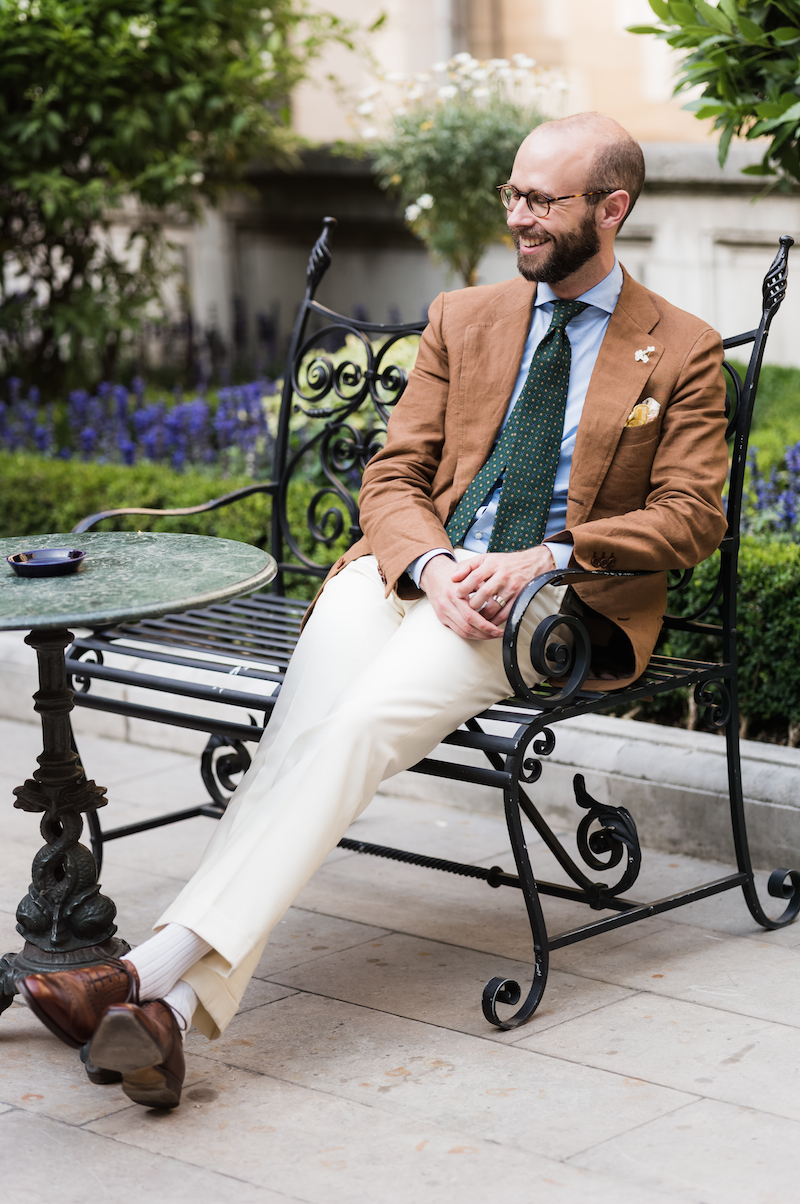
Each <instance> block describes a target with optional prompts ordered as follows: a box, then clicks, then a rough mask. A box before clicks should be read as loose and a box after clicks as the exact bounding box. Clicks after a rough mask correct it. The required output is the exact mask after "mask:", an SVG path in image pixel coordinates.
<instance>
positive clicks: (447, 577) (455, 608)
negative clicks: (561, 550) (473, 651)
mask: <svg viewBox="0 0 800 1204" xmlns="http://www.w3.org/2000/svg"><path fill="white" fill-rule="evenodd" d="M555 567H556V565H555V561H554V560H553V557H552V555H551V553H550V550H549V549H548V548H545V547H544V546H540V547H536V548H530V549H528V550H526V551H524V552H486V553H483V554H479V555H476V556H473V557H471V558H470V559H469V560H462V561H461V563H460V564H454V563H453V561H452V560H450V558H449V557H448V556H434V558H433V560H429V561H428V563H427V564H426V565H425V568H424V569H423V572H422V577H421V578H420V585H421V586H422V588H423V589H424V591H425V593H426V594H427V595H428V597H429V598H430V601H431V605H432V606H433V609H434V611H435V612H436V616H437V618H438V619H439V621H440V622H441V623H443V624H444V625H445V627H450V628H451V629H452V630H453V631H455V632H456V633H457V634H458V635H460V636H463V637H464V639H467V640H496V639H498V637H499V636H501V635H502V634H503V628H502V626H501V624H503V623H505V621H506V619H507V618H508V616H509V615H510V613H511V607H512V605H513V603H514V600H515V599H516V597H517V594H519V592H520V590H522V589H523V588H524V587H525V586H526V585H527V584H528V582H529V581H531V580H532V579H533V578H534V577H538V576H539V574H540V573H546V572H548V571H549V570H551V569H554V568H555ZM497 598H500V599H502V601H503V605H502V606H501V605H500V603H499V602H498V601H497Z"/></svg>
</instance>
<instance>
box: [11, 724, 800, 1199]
mask: <svg viewBox="0 0 800 1204" xmlns="http://www.w3.org/2000/svg"><path fill="white" fill-rule="evenodd" d="M0 742H2V746H3V749H4V753H5V751H6V749H8V750H9V758H6V761H5V763H4V772H3V774H2V775H0V800H2V799H3V798H4V799H5V802H4V803H2V802H0V943H1V944H2V948H1V949H0V952H2V951H5V950H6V949H15V948H19V945H20V938H19V936H18V935H17V934H16V931H15V920H14V912H15V910H16V905H17V902H18V901H19V899H20V897H21V896H22V894H23V893H24V891H25V890H26V888H27V885H28V882H29V881H30V859H31V857H32V856H33V854H34V853H35V852H36V850H37V849H38V848H39V847H40V844H41V838H40V836H39V831H38V820H37V817H36V816H33V815H27V814H25V813H21V812H19V811H15V810H13V808H12V806H11V803H12V798H11V793H10V791H11V789H12V787H13V785H16V784H18V782H20V781H21V780H22V779H23V778H24V777H25V776H28V775H29V773H30V772H31V770H32V769H33V768H34V766H35V756H36V755H37V753H38V752H39V733H38V729H37V728H36V727H35V726H34V725H28V724H22V723H12V722H8V721H0ZM81 751H82V755H83V757H84V761H85V763H86V766H87V770H88V771H89V773H90V774H91V776H93V777H95V778H96V780H97V781H99V782H100V783H101V784H102V785H109V784H111V786H112V790H110V792H109V793H110V795H111V796H112V803H111V805H110V806H109V807H107V808H106V809H105V811H104V814H103V819H104V822H106V823H113V824H115V823H121V822H126V821H127V820H132V819H138V818H142V817H143V816H144V815H147V814H154V813H157V812H158V811H162V810H166V809H168V808H175V807H181V806H190V805H191V804H192V803H194V802H199V801H202V800H203V798H204V795H203V792H202V784H201V783H200V780H199V774H198V772H197V761H196V759H194V758H190V757H184V756H183V755H182V754H179V753H176V752H174V751H171V750H169V749H148V748H142V747H138V746H132V745H124V744H117V743H116V742H114V741H110V740H104V739H102V738H99V737H91V738H90V737H84V738H82V740H81ZM11 760H13V765H14V768H11V769H9V763H10V761H11ZM17 767H19V772H18V771H17ZM213 823H214V821H213V820H206V819H198V820H193V821H191V822H189V823H185V824H181V825H175V826H173V827H171V828H166V829H161V830H159V831H156V832H150V833H147V834H143V835H141V836H137V837H133V838H130V839H128V840H123V841H119V842H112V843H109V844H108V845H107V846H106V849H105V863H104V867H103V873H102V884H103V889H104V891H105V892H107V893H108V894H109V895H110V896H111V897H112V898H113V899H114V900H115V902H116V904H117V908H118V922H119V925H120V933H121V935H124V936H125V937H126V938H127V939H129V940H131V941H133V942H136V941H138V940H141V939H143V938H145V937H146V936H147V934H148V932H149V930H150V926H151V924H152V923H153V921H154V919H155V918H156V917H157V915H158V913H159V912H160V910H161V909H162V908H163V907H164V906H165V905H166V903H167V902H169V900H170V899H171V898H172V897H173V896H174V894H175V893H176V891H177V890H178V889H179V887H180V885H181V883H182V882H183V881H184V880H185V879H186V877H187V876H188V875H189V874H190V873H191V872H192V869H193V867H194V865H195V864H196V863H197V860H198V859H199V857H200V855H201V853H202V850H203V848H204V846H205V843H206V841H207V839H208V837H209V836H210V834H211V832H212V831H213ZM351 835H353V836H355V837H358V838H360V839H364V840H370V841H374V842H375V843H379V844H387V843H388V844H397V845H399V846H400V847H406V848H413V849H416V850H418V851H423V852H428V853H430V854H431V855H434V856H440V857H441V856H443V857H451V858H456V859H461V858H463V859H465V860H472V861H474V862H475V863H477V864H482V865H492V864H501V865H504V867H505V868H508V869H512V868H513V867H512V864H511V858H510V854H509V850H508V838H507V834H506V831H505V825H504V823H503V821H502V819H499V818H498V817H497V816H494V815H485V814H481V813H478V812H472V813H465V812H461V811H459V810H457V809H453V808H449V807H446V806H443V805H441V804H433V803H423V802H418V801H410V800H405V799H401V798H398V797H386V796H379V797H378V798H377V799H376V800H375V802H374V803H373V805H372V806H371V807H370V808H368V810H367V811H366V812H365V813H364V815H363V816H362V817H361V819H360V820H359V822H358V823H357V824H355V825H354V826H353V829H352V832H351ZM567 839H569V838H567ZM531 855H532V858H533V859H534V863H535V865H536V866H537V872H539V870H541V872H544V874H545V876H547V877H550V878H551V879H552V880H555V881H559V880H562V879H563V875H562V877H561V878H560V877H559V875H560V874H561V871H560V870H559V869H558V867H556V866H554V865H553V863H552V859H551V858H550V856H549V854H548V853H547V850H546V849H545V848H544V847H543V846H542V844H541V842H540V841H538V839H536V838H532V840H531ZM545 867H546V868H545ZM727 872H729V867H727V866H720V865H719V864H715V863H708V862H700V861H697V860H693V859H691V858H686V857H682V856H679V855H675V854H652V853H651V852H649V851H647V852H646V856H645V868H644V870H643V873H642V876H641V879H640V882H639V883H637V887H636V893H637V895H642V896H644V897H651V898H652V897H658V896H659V895H662V894H667V893H670V892H671V891H672V890H675V889H679V888H680V887H682V886H683V885H685V884H686V883H687V882H698V881H707V880H710V879H713V878H716V877H719V876H721V875H722V874H724V873H727ZM544 907H545V911H546V914H547V917H548V923H549V924H550V926H551V930H556V931H558V930H561V929H563V928H566V927H569V926H571V925H573V924H579V923H584V922H586V921H587V920H588V921H591V920H592V919H594V918H595V917H596V915H597V913H591V912H588V913H587V912H586V911H585V909H583V908H581V907H579V906H578V905H576V904H573V903H569V902H565V901H563V900H557V899H545V900H544ZM798 949H800V926H797V925H795V926H794V927H792V928H791V929H789V930H786V931H785V932H781V933H772V934H764V933H762V932H761V930H760V929H759V928H757V927H756V926H755V925H754V924H753V922H752V920H751V918H750V916H749V914H748V912H747V910H746V908H745V906H744V903H743V900H742V897H741V892H740V891H732V892H730V893H728V894H726V895H721V896H718V897H716V898H714V899H709V900H704V901H702V902H701V903H698V904H695V905H693V906H692V907H691V908H687V909H685V910H684V911H683V912H682V913H670V914H668V915H666V916H661V917H658V918H657V919H654V920H649V921H647V922H646V923H645V924H644V925H641V926H638V925H633V926H630V927H624V928H620V929H615V930H614V931H612V932H608V933H605V934H604V935H603V936H601V937H599V938H596V939H595V940H593V941H592V942H590V943H588V944H577V945H573V946H569V947H567V948H564V949H561V950H558V951H556V953H555V954H554V955H553V957H552V959H551V977H550V983H549V986H548V991H547V994H546V995H545V999H544V1001H543V1003H542V1005H541V1007H540V1009H539V1011H538V1012H537V1013H536V1015H535V1016H534V1018H533V1021H532V1022H531V1023H530V1024H528V1025H526V1026H524V1027H523V1028H521V1029H517V1030H512V1031H511V1032H508V1033H499V1032H498V1031H497V1030H495V1029H493V1028H491V1027H490V1026H489V1025H487V1024H486V1023H485V1021H484V1020H483V1017H482V1015H481V1011H480V998H481V992H482V989H483V985H484V983H485V982H486V980H487V979H488V978H490V977H492V976H494V975H495V974H501V973H502V974H504V975H506V974H508V975H511V976H514V977H517V978H518V980H519V981H520V983H521V984H522V986H523V990H527V986H528V982H529V975H530V973H531V964H532V950H531V937H530V932H529V930H528V927H527V922H526V919H525V914H524V908H523V905H522V898H521V895H520V893H519V892H518V891H514V890H491V889H489V888H488V887H487V886H486V885H485V884H484V883H482V882H476V881H474V880H467V879H464V878H460V877H454V876H451V875H444V874H440V875H436V874H432V873H431V872H429V871H423V870H420V869H418V868H416V867H413V866H409V865H404V864H398V863H394V862H388V861H383V860H381V861H379V860H377V859H373V858H366V857H360V856H357V855H355V854H352V853H349V852H347V851H345V850H336V851H334V853H333V854H332V855H331V857H330V858H329V859H328V861H327V862H326V864H325V865H324V866H323V867H322V868H321V870H320V871H319V872H318V873H317V875H316V876H315V877H314V878H313V879H312V881H311V882H310V883H309V884H308V886H307V887H306V888H305V889H304V891H303V892H302V893H301V895H300V896H299V898H298V900H297V904H296V906H295V907H293V908H291V909H290V911H289V912H288V913H287V915H286V916H285V917H284V920H283V922H282V923H280V924H279V925H278V927H277V929H276V931H275V933H274V935H273V939H272V940H271V942H270V943H269V944H268V946H267V948H266V950H265V952H264V955H263V957H262V960H261V962H260V964H259V966H258V969H257V971H256V976H255V977H254V979H253V981H252V983H251V984H250V987H249V988H248V992H247V994H246V996H245V999H244V1002H243V1010H242V1012H241V1013H240V1014H239V1016H238V1017H236V1019H235V1020H234V1022H233V1024H232V1025H231V1027H230V1029H229V1031H228V1033H227V1034H226V1035H225V1036H224V1037H223V1038H222V1039H221V1040H220V1041H219V1042H216V1043H208V1042H206V1041H205V1039H204V1038H202V1037H201V1036H200V1035H199V1034H197V1033H192V1034H190V1036H189V1038H188V1042H187V1064H188V1075H187V1086H186V1089H185V1092H184V1102H183V1104H182V1106H181V1108H180V1109H178V1110H177V1111H176V1112H174V1113H164V1114H162V1113H157V1112H152V1111H149V1110H147V1109H142V1108H139V1107H136V1106H135V1105H132V1104H131V1103H130V1101H128V1100H127V1098H126V1097H125V1096H124V1095H123V1094H122V1092H121V1091H120V1090H119V1088H118V1087H115V1086H111V1087H106V1088H100V1087H94V1086H92V1085H91V1084H89V1083H88V1082H87V1080H86V1079H85V1076H84V1072H83V1070H82V1067H81V1065H80V1063H79V1060H78V1056H77V1054H76V1053H75V1052H74V1051H72V1050H69V1049H67V1048H66V1047H64V1046H63V1045H61V1044H60V1043H59V1042H58V1041H56V1040H55V1038H53V1037H52V1036H51V1035H50V1034H49V1033H48V1032H47V1031H46V1030H44V1029H43V1028H42V1027H41V1026H40V1025H38V1023H37V1022H36V1021H35V1019H34V1018H33V1017H32V1016H31V1015H30V1014H29V1013H28V1012H27V1009H25V1008H24V1007H22V1006H19V1005H14V1006H13V1007H12V1008H11V1009H9V1010H8V1011H7V1012H5V1013H4V1014H3V1015H2V1016H0V1163H1V1164H2V1167H3V1174H2V1177H0V1204H5V1201H6V1199H7V1200H8V1201H9V1204H10V1201H11V1200H14V1201H15V1204H16V1201H17V1200H20V1199H24V1200H25V1201H26V1204H40V1202H41V1204H45V1201H47V1204H50V1201H51V1200H52V1199H53V1193H54V1190H55V1191H57V1195H58V1199H59V1201H60V1202H62V1204H73V1202H74V1204H78V1201H80V1204H85V1201H86V1199H87V1198H90V1199H91V1198H93V1197H94V1196H96V1197H97V1198H103V1199H104V1198H105V1197H106V1196H109V1197H111V1198H114V1199H116V1200H119V1201H120V1204H139V1201H140V1200H142V1199H143V1198H144V1199H151V1200H153V1201H154V1202H155V1204H161V1201H162V1200H164V1201H169V1202H170V1204H173V1202H175V1204H183V1201H188V1200H191V1201H192V1204H206V1202H208V1204H217V1202H218V1201H222V1204H228V1201H230V1202H231V1204H234V1202H235V1204H240V1202H241V1204H251V1202H252V1204H262V1202H263V1204H279V1202H283V1201H288V1202H290V1204H291V1202H294V1201H298V1202H300V1201H302V1202H303V1204H361V1202H362V1201H363V1202H365V1204H366V1202H367V1201H369V1204H376V1202H377V1204H407V1202H408V1201H409V1200H414V1201H415V1202H417V1201H418V1202H419V1204H452V1202H453V1201H458V1204H473V1201H474V1202H475V1204H478V1202H480V1204H485V1201H486V1199H487V1198H491V1199H494V1198H496V1197H498V1196H503V1197H505V1196H510V1197H512V1198H515V1199H520V1200H523V1201H527V1200H529V1199H533V1198H535V1199H536V1200H537V1202H538V1201H541V1202H542V1204H612V1201H613V1204H659V1202H660V1204H664V1201H668V1200H672V1201H676V1200H681V1201H690V1202H691V1204H723V1201H724V1204H740V1202H741V1204H762V1201H763V1204H767V1201H768V1200H769V1204H772V1201H773V1200H774V1199H775V1198H776V1197H777V1198H784V1197H785V1198H786V1199H791V1198H793V1194H794V1193H795V1192H796V1184H797V1181H798V1178H800V1074H798V1072H797V1070H796V1066H797V1063H798V1060H800V1059H798V1054H800V1048H797V1045H798V1040H800V1038H798V1036H797V1029H798V1027H800V1023H798V1014H800V1013H798V1012H797V1008H796V1003H795V1000H796V996H797V982H798V968H799V967H800V952H798ZM38 1164H41V1165H43V1166H46V1167H47V1168H48V1169H47V1171H46V1172H45V1173H43V1175H42V1176H41V1179H40V1180H37V1178H36V1175H34V1176H33V1185H32V1184H31V1175H30V1170H29V1168H30V1167H31V1166H37V1165H38ZM8 1167H10V1168H11V1169H10V1170H9V1169H7V1168H8ZM53 1167H57V1175H54V1172H53V1170H52V1168H53Z"/></svg>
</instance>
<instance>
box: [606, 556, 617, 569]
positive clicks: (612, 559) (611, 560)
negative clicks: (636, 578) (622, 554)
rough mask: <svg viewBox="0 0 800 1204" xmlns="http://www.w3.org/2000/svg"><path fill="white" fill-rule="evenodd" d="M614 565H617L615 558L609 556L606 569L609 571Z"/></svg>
mask: <svg viewBox="0 0 800 1204" xmlns="http://www.w3.org/2000/svg"><path fill="white" fill-rule="evenodd" d="M616 563H617V561H616V557H614V556H609V558H608V567H609V568H610V569H613V567H614V565H615V564H616Z"/></svg>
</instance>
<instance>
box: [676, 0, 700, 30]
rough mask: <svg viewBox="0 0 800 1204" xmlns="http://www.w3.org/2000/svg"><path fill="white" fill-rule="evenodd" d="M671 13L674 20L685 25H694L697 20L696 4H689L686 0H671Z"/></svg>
mask: <svg viewBox="0 0 800 1204" xmlns="http://www.w3.org/2000/svg"><path fill="white" fill-rule="evenodd" d="M669 13H670V17H672V19H673V21H677V22H678V23H679V24H680V25H683V26H686V25H694V24H695V23H696V21H697V13H696V12H695V10H694V6H693V5H691V4H687V3H686V0H669Z"/></svg>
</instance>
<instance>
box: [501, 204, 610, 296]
mask: <svg viewBox="0 0 800 1204" xmlns="http://www.w3.org/2000/svg"><path fill="white" fill-rule="evenodd" d="M531 233H533V231H532V232H531ZM536 233H539V231H536ZM511 237H512V238H513V240H514V246H515V247H516V249H517V270H518V271H519V273H520V275H521V276H524V277H525V279H526V280H535V281H538V282H539V283H541V284H557V283H558V282H559V281H560V280H566V278H567V276H571V275H572V274H573V272H577V271H578V270H579V269H580V268H582V267H583V265H584V264H585V263H588V262H589V260H590V259H591V258H592V257H593V256H594V255H596V254H597V253H598V251H599V250H600V239H599V237H598V235H597V227H596V226H595V221H594V210H593V209H592V210H590V211H589V212H588V213H587V214H586V215H585V217H584V218H583V221H582V222H581V224H580V226H579V227H578V229H577V230H572V231H570V232H569V233H567V234H560V235H558V236H557V237H556V236H555V235H548V237H549V238H550V251H549V253H548V254H545V255H541V254H540V255H537V256H536V262H535V263H534V262H532V257H531V256H530V255H525V254H523V253H522V251H521V250H520V239H521V237H522V235H521V234H520V232H519V231H517V230H512V232H511Z"/></svg>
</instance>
